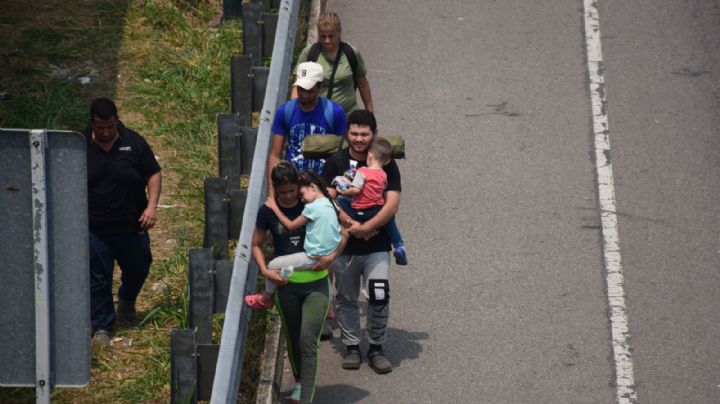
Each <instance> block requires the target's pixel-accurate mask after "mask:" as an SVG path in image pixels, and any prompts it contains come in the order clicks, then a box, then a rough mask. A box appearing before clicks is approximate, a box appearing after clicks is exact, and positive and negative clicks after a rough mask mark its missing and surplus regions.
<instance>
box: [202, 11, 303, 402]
mask: <svg viewBox="0 0 720 404" xmlns="http://www.w3.org/2000/svg"><path fill="white" fill-rule="evenodd" d="M299 10H300V0H283V1H282V2H281V3H280V7H279V15H278V24H277V31H276V34H275V43H274V46H273V52H272V62H271V64H270V73H269V76H268V84H267V88H266V91H265V100H264V102H263V108H262V110H261V111H260V124H259V127H258V137H257V144H256V145H255V154H254V157H253V163H252V170H251V175H250V184H249V187H248V195H247V201H246V204H245V210H244V212H243V221H242V227H241V229H240V237H239V239H238V243H237V248H236V251H235V261H234V264H233V274H232V279H231V283H230V292H229V295H228V303H227V307H226V309H225V322H224V324H223V333H222V338H221V340H220V352H219V354H218V361H217V365H216V368H215V379H214V382H213V388H212V396H211V399H210V402H211V403H213V404H219V403H232V402H235V401H237V398H236V397H237V394H238V390H239V387H240V373H241V368H242V359H243V355H244V344H243V342H244V340H245V335H246V333H247V327H241V321H242V319H241V316H242V315H243V310H244V304H243V297H244V292H245V281H246V279H247V275H248V268H249V264H250V260H251V254H250V245H251V241H252V233H253V231H254V228H255V217H256V216H257V212H258V208H259V206H260V203H261V202H262V199H263V197H264V195H265V177H266V172H265V165H266V161H267V155H268V151H269V148H270V139H271V136H272V133H271V127H272V121H273V118H274V116H275V110H276V109H277V107H278V106H279V105H280V103H281V102H283V101H284V100H285V98H286V96H287V82H288V77H289V75H290V65H291V63H292V54H293V46H294V44H295V31H296V28H297V20H298V14H299ZM253 269H254V270H255V271H257V268H253Z"/></svg>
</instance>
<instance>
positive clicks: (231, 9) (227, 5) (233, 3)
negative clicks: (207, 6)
mask: <svg viewBox="0 0 720 404" xmlns="http://www.w3.org/2000/svg"><path fill="white" fill-rule="evenodd" d="M238 18H242V0H223V20H232V19H238Z"/></svg>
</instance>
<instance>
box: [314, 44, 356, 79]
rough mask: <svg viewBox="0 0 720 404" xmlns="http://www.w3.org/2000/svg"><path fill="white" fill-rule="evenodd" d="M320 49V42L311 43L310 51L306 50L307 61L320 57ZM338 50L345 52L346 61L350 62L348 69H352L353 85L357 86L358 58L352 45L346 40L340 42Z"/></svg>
mask: <svg viewBox="0 0 720 404" xmlns="http://www.w3.org/2000/svg"><path fill="white" fill-rule="evenodd" d="M321 51H322V44H321V43H320V42H315V43H314V44H312V46H311V47H310V51H309V52H308V56H307V59H308V60H307V61H308V62H317V60H318V57H320V52H321ZM340 51H341V52H342V53H344V54H345V57H346V58H347V60H348V63H350V69H351V70H352V74H353V84H354V85H355V88H357V67H358V60H357V56H356V55H355V51H354V50H353V48H352V46H350V45H349V44H348V43H347V42H340Z"/></svg>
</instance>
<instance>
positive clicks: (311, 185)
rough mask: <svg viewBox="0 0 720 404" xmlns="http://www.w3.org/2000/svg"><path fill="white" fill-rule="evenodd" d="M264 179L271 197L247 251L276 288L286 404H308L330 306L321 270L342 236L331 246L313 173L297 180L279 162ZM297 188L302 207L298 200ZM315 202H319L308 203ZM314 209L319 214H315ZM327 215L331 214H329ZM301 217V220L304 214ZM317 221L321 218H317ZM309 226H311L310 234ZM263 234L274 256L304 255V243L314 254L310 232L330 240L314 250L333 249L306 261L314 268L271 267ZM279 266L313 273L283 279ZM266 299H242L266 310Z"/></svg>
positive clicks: (320, 187)
mask: <svg viewBox="0 0 720 404" xmlns="http://www.w3.org/2000/svg"><path fill="white" fill-rule="evenodd" d="M270 180H271V182H272V185H273V187H274V188H275V199H272V200H268V202H267V203H266V205H263V206H261V207H260V210H259V211H258V217H257V221H256V225H255V231H254V233H253V239H252V249H251V251H252V255H253V258H254V259H255V262H256V263H257V264H258V268H259V269H260V272H261V273H262V274H263V276H265V278H266V279H267V281H268V282H267V283H268V284H270V283H272V285H273V286H272V287H271V288H274V285H275V284H277V286H278V288H277V293H275V304H276V307H277V308H278V311H279V312H280V315H281V318H282V322H283V329H284V330H285V337H286V340H287V351H288V357H289V359H290V363H291V366H292V371H293V375H294V376H295V387H294V389H293V393H292V396H291V397H290V399H289V401H290V402H292V403H298V402H302V403H310V402H312V399H313V396H314V393H315V374H316V373H317V363H318V361H317V354H318V345H319V342H320V333H321V332H322V330H323V325H324V322H325V317H326V315H327V311H328V307H329V303H330V282H329V280H328V271H327V269H326V268H330V264H331V263H332V261H333V260H334V259H335V258H336V257H337V256H338V254H339V253H340V252H341V251H342V249H343V247H344V245H345V241H346V240H347V237H346V236H345V235H343V236H342V237H341V239H340V240H339V241H338V242H337V243H336V242H335V240H336V239H337V238H336V236H335V234H334V233H335V230H333V229H337V228H338V227H339V225H338V224H337V216H336V213H335V209H334V207H332V205H330V209H327V205H326V204H324V203H323V201H322V199H327V197H326V196H325V195H324V194H323V195H322V196H319V195H318V194H317V192H316V191H315V190H325V187H324V185H323V181H322V179H320V178H319V177H318V176H317V175H313V174H309V173H304V174H303V175H302V176H301V177H299V176H298V172H297V170H296V169H295V167H294V166H293V165H292V164H290V163H288V162H287V161H281V162H279V163H278V164H277V165H276V166H275V167H274V168H273V169H272V172H271V174H270ZM298 188H299V189H300V192H301V193H302V195H303V198H304V199H305V201H306V202H307V203H308V204H307V205H304V204H303V202H302V201H301V200H300V199H299V197H298V196H299V195H298ZM325 192H327V191H325ZM321 194H322V192H321ZM315 202H319V203H318V204H315V205H314V204H313V203H315ZM328 202H329V200H328ZM310 205H313V206H310ZM307 206H310V209H308V210H306V208H307ZM318 211H319V212H320V213H318V214H316V213H317V212H318ZM328 213H332V216H331V215H329V214H328ZM306 214H307V216H304V215H306ZM320 217H322V218H323V219H322V220H320ZM298 219H300V220H299V221H298ZM331 219H332V220H331ZM319 220H320V222H319ZM333 220H334V226H333ZM283 221H284V222H285V224H291V223H293V222H297V223H300V222H306V223H307V227H305V226H303V225H297V224H296V225H291V226H288V227H290V228H292V229H293V230H289V229H288V227H285V226H284V225H283ZM311 225H314V226H313V228H312V230H311V229H310V227H311ZM318 226H320V227H319V228H318ZM320 229H324V230H320ZM268 231H269V232H270V234H271V235H272V241H273V247H274V249H275V253H276V255H277V256H278V258H284V257H288V256H293V255H298V254H301V255H305V256H307V254H306V252H308V250H307V249H306V248H307V245H308V244H307V243H308V242H310V247H311V248H310V251H314V250H313V247H312V244H313V242H317V241H316V240H317V239H318V238H317V237H316V236H317V234H315V233H317V232H322V231H325V232H328V233H330V235H331V236H330V237H328V238H327V239H329V240H331V241H330V242H325V241H320V244H324V245H325V248H321V249H319V250H317V251H318V252H319V251H322V252H326V251H328V250H327V249H328V248H330V247H332V246H333V245H334V246H335V247H334V250H331V251H330V252H329V253H328V254H324V255H322V256H316V257H315V258H314V259H309V261H312V262H315V264H314V266H313V265H310V264H308V265H305V266H303V265H298V264H300V263H299V262H292V263H288V264H282V265H276V261H275V260H273V261H271V262H270V263H269V264H266V262H265V256H264V254H263V249H262V245H263V241H264V239H265V234H266V233H267V232H268ZM308 234H309V236H310V237H309V239H308ZM320 236H322V235H320ZM321 238H322V237H321ZM310 253H312V252H310ZM300 258H301V259H303V260H304V259H306V258H303V257H300ZM276 259H277V258H276ZM284 265H293V266H296V265H297V268H298V269H300V268H303V267H304V268H308V269H314V270H298V271H296V272H294V273H293V274H292V275H291V276H290V277H289V278H287V279H284V278H283V277H281V276H280V269H279V268H281V267H282V266H284ZM268 297H269V298H268V299H267V300H265V299H264V298H263V297H262V294H257V295H249V296H246V297H245V301H246V303H247V304H248V305H249V306H250V307H251V308H253V309H258V308H269V307H272V294H270V295H269V296H268Z"/></svg>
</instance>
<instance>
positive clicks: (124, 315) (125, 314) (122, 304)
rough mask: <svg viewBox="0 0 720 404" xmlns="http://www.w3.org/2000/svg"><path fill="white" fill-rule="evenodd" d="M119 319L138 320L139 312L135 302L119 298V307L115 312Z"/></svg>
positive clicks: (132, 321) (126, 320)
mask: <svg viewBox="0 0 720 404" xmlns="http://www.w3.org/2000/svg"><path fill="white" fill-rule="evenodd" d="M115 318H116V319H117V321H120V322H126V323H134V322H135V321H137V312H136V311H135V302H134V301H127V300H123V299H118V307H117V311H116V312H115Z"/></svg>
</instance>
